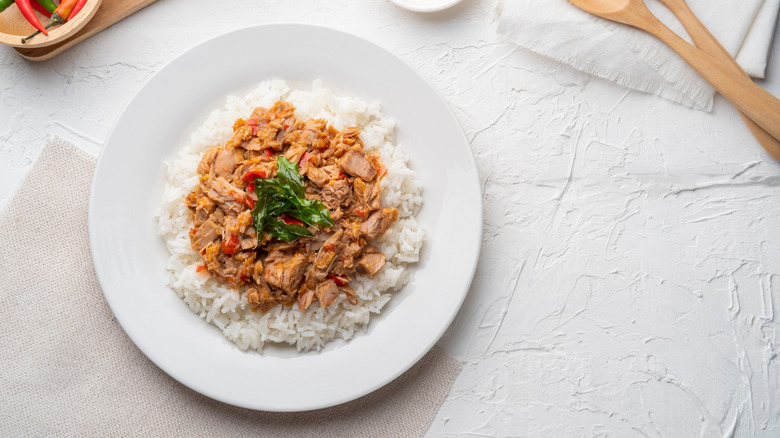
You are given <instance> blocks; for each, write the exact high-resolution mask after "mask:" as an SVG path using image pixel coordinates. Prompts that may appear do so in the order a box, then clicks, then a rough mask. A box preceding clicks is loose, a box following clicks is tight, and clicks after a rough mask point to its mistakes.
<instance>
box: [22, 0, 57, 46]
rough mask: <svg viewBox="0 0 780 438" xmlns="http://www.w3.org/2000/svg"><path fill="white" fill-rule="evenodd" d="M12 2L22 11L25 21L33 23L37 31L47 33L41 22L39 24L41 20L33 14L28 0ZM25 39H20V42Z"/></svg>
mask: <svg viewBox="0 0 780 438" xmlns="http://www.w3.org/2000/svg"><path fill="white" fill-rule="evenodd" d="M14 2H15V3H16V6H18V7H19V11H20V12H21V13H22V15H23V16H24V18H26V19H27V21H29V22H30V24H32V25H33V27H35V28H36V29H38V32H42V33H43V34H44V35H48V34H49V32H48V31H47V30H46V28H45V27H43V24H41V22H40V21H39V20H38V17H37V16H36V15H35V11H33V7H32V5H31V4H30V0H14ZM26 41H27V40H26V39H22V43H24V42H26Z"/></svg>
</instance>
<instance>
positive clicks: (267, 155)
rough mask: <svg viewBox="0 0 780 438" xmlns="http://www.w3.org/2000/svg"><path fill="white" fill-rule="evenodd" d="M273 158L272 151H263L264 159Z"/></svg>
mask: <svg viewBox="0 0 780 438" xmlns="http://www.w3.org/2000/svg"><path fill="white" fill-rule="evenodd" d="M273 156H274V151H272V150H270V149H266V150H265V157H266V158H271V157H273Z"/></svg>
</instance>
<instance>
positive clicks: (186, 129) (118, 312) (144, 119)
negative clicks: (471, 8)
mask: <svg viewBox="0 0 780 438" xmlns="http://www.w3.org/2000/svg"><path fill="white" fill-rule="evenodd" d="M271 78H280V79H286V80H287V81H288V82H291V83H296V82H298V83H301V84H304V83H305V84H310V83H311V81H312V80H314V79H316V78H320V79H322V80H323V81H324V82H325V83H326V84H328V85H336V86H338V87H340V88H341V89H342V90H348V92H350V93H352V94H353V95H355V96H358V97H363V98H366V99H371V100H379V101H380V102H381V104H382V109H383V111H384V113H385V115H388V116H390V117H393V118H395V119H396V120H397V129H396V140H397V141H399V142H401V143H403V144H405V145H407V151H408V152H409V154H410V156H411V162H410V165H411V167H412V168H414V169H416V170H417V171H418V173H419V174H420V176H421V177H422V178H423V181H424V184H425V186H424V193H423V196H424V205H423V209H422V211H421V212H420V214H419V216H418V219H419V220H420V222H421V223H422V224H423V225H424V226H425V227H426V228H427V233H428V234H427V236H426V240H425V243H424V248H423V251H422V254H421V261H420V263H419V264H418V265H417V267H416V272H415V273H414V275H413V277H412V281H411V282H410V284H409V285H408V286H407V287H405V288H404V289H403V290H402V291H400V292H399V293H397V294H396V296H394V297H393V299H392V300H390V303H389V304H388V305H387V306H386V307H385V309H384V310H383V311H382V313H381V314H380V315H378V316H377V317H375V318H372V321H371V323H370V324H369V328H368V330H367V331H366V332H365V333H363V332H361V333H359V334H357V335H356V337H355V338H353V339H352V340H350V341H348V342H336V343H332V344H329V345H328V346H327V347H326V348H324V349H323V350H322V351H320V352H310V353H305V354H303V353H297V352H296V351H295V350H294V349H293V348H292V347H287V346H285V347H272V348H269V347H266V350H265V352H264V354H262V355H261V354H258V353H256V352H251V351H250V352H244V351H240V350H239V349H238V348H237V347H235V346H234V345H233V344H232V343H231V342H229V341H227V340H226V339H225V338H224V337H223V336H222V334H221V332H220V331H219V330H218V329H217V328H216V327H213V326H212V325H210V324H208V323H206V321H205V320H203V319H201V318H200V317H198V316H197V315H195V314H194V313H193V312H192V311H190V309H189V308H188V307H187V305H186V304H185V303H184V302H183V301H182V300H181V299H180V298H179V297H178V295H176V293H175V292H174V291H173V290H171V289H169V288H168V287H167V286H165V283H164V277H163V274H164V266H165V261H166V259H167V257H168V253H167V250H166V249H165V246H164V244H163V242H162V240H161V239H160V237H158V235H157V226H156V222H155V220H154V217H153V214H154V210H155V208H156V207H157V203H158V202H159V200H160V198H159V194H160V192H161V191H162V187H163V184H164V173H163V166H162V162H163V160H165V159H167V158H169V157H171V156H172V155H173V153H174V150H173V148H174V147H175V145H177V144H181V141H182V139H184V138H186V137H187V136H188V135H189V133H190V132H192V128H193V127H194V126H197V125H198V124H200V123H202V122H203V120H205V117H206V115H207V114H208V112H209V111H210V110H212V109H216V108H217V107H219V106H220V105H222V104H223V102H224V97H225V96H226V95H228V94H233V93H240V92H241V91H245V90H248V89H250V88H251V87H252V86H254V85H256V84H258V83H259V82H261V81H263V80H266V79H271ZM336 91H337V92H340V91H341V90H339V89H336ZM89 234H90V244H91V248H92V258H93V260H94V263H95V270H96V271H97V275H98V278H99V280H100V284H101V286H102V287H103V292H104V294H105V296H106V300H107V301H108V303H109V305H110V306H111V309H112V310H113V312H114V315H115V316H116V318H117V320H118V321H119V323H120V324H121V325H122V327H123V328H124V330H125V331H126V332H127V334H128V335H129V336H130V338H131V339H132V340H133V342H135V344H136V345H137V346H138V348H140V349H141V351H143V353H144V354H146V356H148V357H149V359H151V360H152V361H153V362H154V363H155V364H157V366H159V367H160V368H161V369H162V370H163V371H165V372H166V373H168V374H169V375H171V376H172V377H173V378H175V379H176V380H178V381H179V382H181V383H183V384H184V385H186V386H188V387H190V388H192V389H194V390H195V391H198V392H200V393H202V394H204V395H206V396H209V397H212V398H214V399H217V400H220V401H223V402H226V403H230V404H233V405H236V406H241V407H245V408H250V409H260V410H267V411H302V410H310V409H317V408H324V407H328V406H333V405H336V404H340V403H343V402H347V401H350V400H353V399H355V398H357V397H360V396H362V395H364V394H367V393H369V392H371V391H373V390H375V389H377V388H379V387H381V386H382V385H384V384H386V383H388V382H390V381H391V380H393V379H394V378H395V377H397V376H399V375H400V374H401V373H403V372H404V371H405V370H407V369H408V368H409V367H410V366H412V365H413V364H414V363H415V362H417V361H418V360H419V359H420V358H421V357H422V356H423V355H424V354H425V353H426V352H427V351H428V350H429V349H430V348H431V347H432V346H433V345H434V344H435V343H436V341H437V340H438V339H439V337H440V336H441V335H442V334H443V333H444V331H445V330H446V329H447V327H448V326H449V324H450V322H451V321H452V319H453V318H454V316H455V314H456V313H457V311H458V309H459V308H460V305H461V303H462V302H463V299H464V297H465V295H466V293H467V291H468V288H469V285H470V283H471V278H472V276H473V273H474V269H475V266H476V262H477V258H478V256H479V248H480V241H481V234H482V208H481V194H480V188H479V183H478V177H477V171H476V166H475V165H474V159H473V157H472V155H471V149H470V147H469V144H468V141H467V140H466V138H465V136H464V134H463V130H462V129H461V127H460V125H459V124H458V121H457V120H456V118H455V116H454V114H453V113H452V111H451V110H450V109H449V107H448V106H447V104H446V103H445V102H444V100H443V99H442V98H441V97H440V96H439V94H438V93H437V92H436V91H435V90H434V89H433V88H432V87H431V86H430V85H429V84H428V83H427V82H426V81H425V80H424V79H423V78H422V77H421V76H420V75H419V74H418V73H416V72H415V71H414V70H413V69H412V68H411V67H409V66H408V65H406V64H405V63H404V62H403V61H401V60H400V59H398V58H397V57H395V56H394V55H392V54H391V53H389V52H387V51H386V50H384V49H382V48H380V47H378V46H376V45H374V44H372V43H370V42H368V41H365V40H363V39H360V38H358V37H355V36H352V35H349V34H346V33H342V32H339V31H335V30H331V29H327V28H321V27H315V26H309V25H299V24H274V25H266V26H258V27H251V28H247V29H242V30H238V31H234V32H231V33H227V34H225V35H221V36H219V37H216V38H214V39H212V40H210V41H207V42H204V43H202V44H200V45H198V46H196V47H194V48H193V49H191V50H189V51H187V52H185V53H184V54H183V55H181V56H179V57H178V58H176V59H174V60H173V61H171V63H170V64H168V65H166V66H165V67H163V68H162V69H161V70H160V71H159V72H158V73H157V74H155V75H154V76H153V77H152V78H151V79H149V81H148V82H147V83H146V84H145V85H144V86H143V87H142V88H141V90H140V91H139V92H138V93H137V94H136V95H135V97H134V98H133V99H132V100H131V101H130V103H129V104H128V105H127V107H126V108H125V110H124V112H123V113H122V115H121V116H120V117H119V119H118V120H117V122H116V124H115V125H114V127H113V129H112V130H111V133H110V135H109V137H108V141H107V143H106V145H105V146H104V147H103V150H102V153H101V155H100V159H99V160H98V164H97V168H96V170H95V176H94V180H93V183H92V193H91V197H90V203H89Z"/></svg>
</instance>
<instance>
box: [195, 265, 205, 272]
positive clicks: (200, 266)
mask: <svg viewBox="0 0 780 438" xmlns="http://www.w3.org/2000/svg"><path fill="white" fill-rule="evenodd" d="M205 270H206V265H198V267H197V268H195V272H203V271H205Z"/></svg>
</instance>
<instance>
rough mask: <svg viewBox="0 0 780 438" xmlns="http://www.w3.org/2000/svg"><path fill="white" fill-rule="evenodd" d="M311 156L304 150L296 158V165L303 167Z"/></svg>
mask: <svg viewBox="0 0 780 438" xmlns="http://www.w3.org/2000/svg"><path fill="white" fill-rule="evenodd" d="M311 157H313V155H312V154H310V153H308V152H304V153H303V155H301V159H300V160H298V167H303V166H304V165H305V164H306V162H307V161H309V159H310V158H311Z"/></svg>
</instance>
